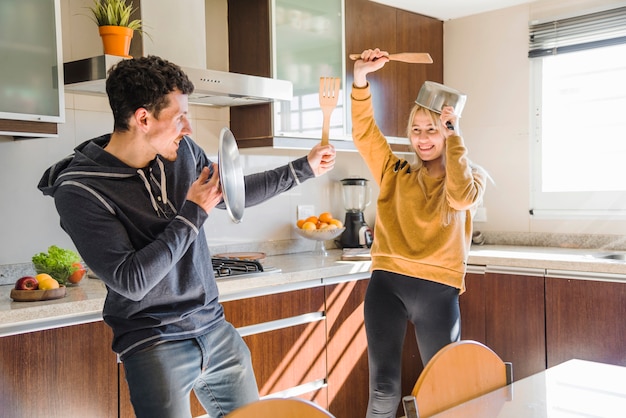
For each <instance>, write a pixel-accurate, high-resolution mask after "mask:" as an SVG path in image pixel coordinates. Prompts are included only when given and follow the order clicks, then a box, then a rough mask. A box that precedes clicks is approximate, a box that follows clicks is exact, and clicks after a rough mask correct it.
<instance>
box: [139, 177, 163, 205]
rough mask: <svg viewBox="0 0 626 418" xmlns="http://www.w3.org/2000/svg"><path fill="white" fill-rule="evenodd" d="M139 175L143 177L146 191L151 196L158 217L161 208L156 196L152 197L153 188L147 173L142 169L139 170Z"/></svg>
mask: <svg viewBox="0 0 626 418" xmlns="http://www.w3.org/2000/svg"><path fill="white" fill-rule="evenodd" d="M137 173H138V174H139V177H141V179H142V180H143V185H144V186H146V190H147V191H148V194H149V195H150V201H151V202H152V207H153V208H154V211H155V212H156V213H157V215H160V214H159V206H158V205H157V202H156V200H155V199H154V196H152V188H151V187H150V182H149V181H148V178H147V177H146V173H144V172H143V170H142V169H138V170H137Z"/></svg>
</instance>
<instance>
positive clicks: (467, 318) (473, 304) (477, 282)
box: [459, 273, 486, 344]
mask: <svg viewBox="0 0 626 418" xmlns="http://www.w3.org/2000/svg"><path fill="white" fill-rule="evenodd" d="M484 281H485V277H484V275H483V274H478V273H467V274H466V275H465V288H466V290H465V293H463V294H462V295H461V296H459V306H460V309H461V338H462V339H464V340H475V341H480V342H481V343H483V344H485V343H486V340H485V287H484Z"/></svg>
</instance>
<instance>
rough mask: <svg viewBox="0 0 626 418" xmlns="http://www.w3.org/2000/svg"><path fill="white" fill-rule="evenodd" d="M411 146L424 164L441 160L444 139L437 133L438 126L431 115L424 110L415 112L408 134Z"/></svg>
mask: <svg viewBox="0 0 626 418" xmlns="http://www.w3.org/2000/svg"><path fill="white" fill-rule="evenodd" d="M410 140H411V144H412V145H413V149H414V150H415V152H416V153H417V155H418V157H419V158H420V159H421V160H422V161H424V162H432V161H435V160H437V159H440V158H442V156H443V151H444V149H445V144H446V141H445V138H444V136H443V134H442V133H441V132H440V131H439V125H438V123H437V120H435V119H434V118H433V117H432V116H431V113H430V112H428V111H427V110H425V109H423V108H422V109H419V110H418V111H417V112H415V116H414V117H413V123H412V125H411V134H410Z"/></svg>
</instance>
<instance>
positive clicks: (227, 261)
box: [211, 257, 263, 277]
mask: <svg viewBox="0 0 626 418" xmlns="http://www.w3.org/2000/svg"><path fill="white" fill-rule="evenodd" d="M211 261H212V262H213V273H214V274H215V277H227V276H236V275H240V274H246V273H259V272H262V271H263V266H262V265H261V263H259V262H258V261H255V260H241V259H238V258H216V257H213V258H211Z"/></svg>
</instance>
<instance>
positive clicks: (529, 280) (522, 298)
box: [485, 268, 546, 380]
mask: <svg viewBox="0 0 626 418" xmlns="http://www.w3.org/2000/svg"><path fill="white" fill-rule="evenodd" d="M485 318H486V323H485V342H486V344H487V346H489V347H491V349H493V350H494V351H495V352H496V353H498V355H499V356H500V357H501V358H502V360H504V361H510V362H511V363H513V379H514V380H519V379H523V378H524V377H528V376H530V375H532V374H535V373H538V372H540V371H542V370H545V368H546V325H545V318H546V310H545V300H544V276H543V271H535V272H533V271H528V272H527V273H524V272H523V271H520V272H519V273H508V272H507V271H506V270H504V271H502V270H499V269H498V270H496V269H493V270H490V269H489V268H488V269H487V271H486V273H485Z"/></svg>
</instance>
